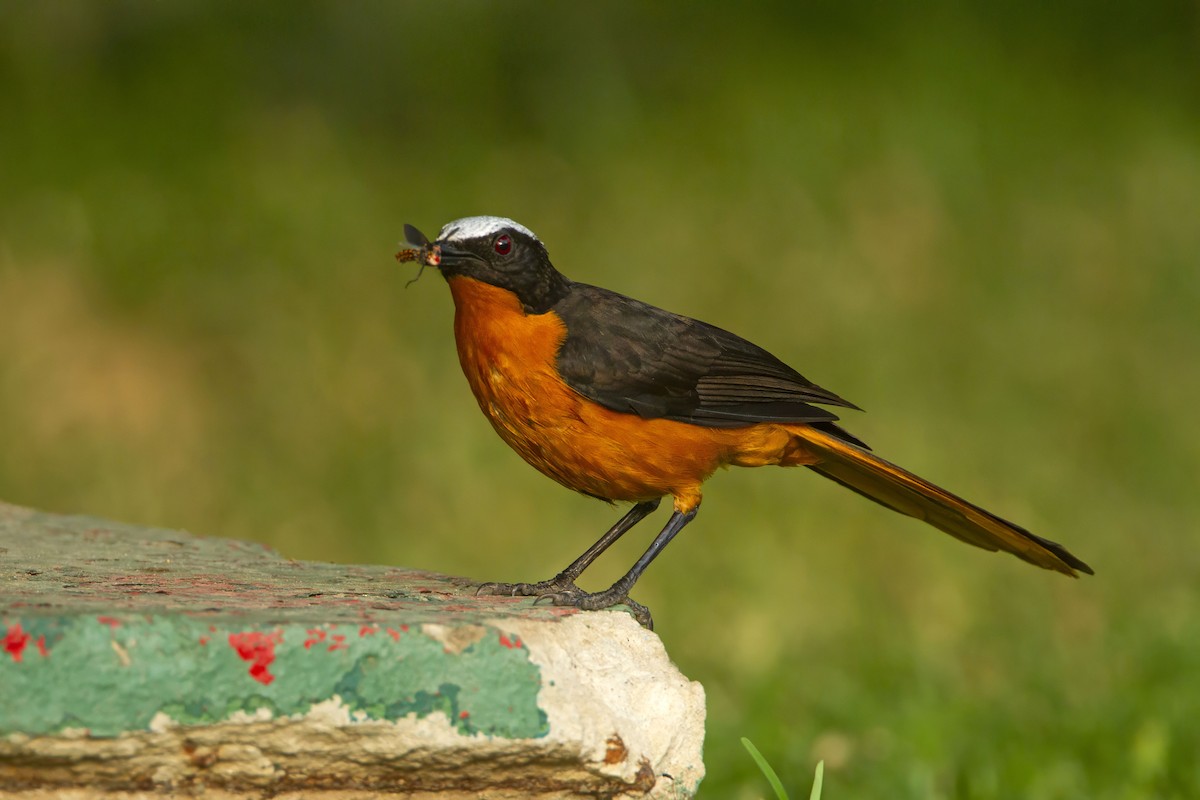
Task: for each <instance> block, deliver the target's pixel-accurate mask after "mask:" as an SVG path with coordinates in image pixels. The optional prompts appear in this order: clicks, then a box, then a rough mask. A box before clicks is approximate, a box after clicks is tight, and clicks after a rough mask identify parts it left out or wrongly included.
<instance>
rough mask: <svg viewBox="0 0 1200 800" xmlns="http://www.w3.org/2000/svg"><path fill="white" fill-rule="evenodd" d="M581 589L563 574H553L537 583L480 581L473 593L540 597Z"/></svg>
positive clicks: (477, 594) (579, 590)
mask: <svg viewBox="0 0 1200 800" xmlns="http://www.w3.org/2000/svg"><path fill="white" fill-rule="evenodd" d="M570 592H577V593H582V592H583V590H582V589H580V588H579V587H578V586H576V585H575V582H574V581H573V580H571V579H570V578H568V577H567V576H565V575H563V574H561V573H560V574H558V575H555V576H554V577H553V578H551V579H550V580H548V581H538V582H537V583H481V584H479V588H477V589H476V590H475V595H476V596H477V597H478V596H479V595H485V594H486V595H496V596H500V597H542V596H544V595H551V594H562V593H570Z"/></svg>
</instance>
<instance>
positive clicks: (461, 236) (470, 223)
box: [437, 217, 541, 242]
mask: <svg viewBox="0 0 1200 800" xmlns="http://www.w3.org/2000/svg"><path fill="white" fill-rule="evenodd" d="M505 228H509V229H511V230H515V231H519V232H521V233H523V234H525V235H526V236H528V237H529V238H531V239H533V240H534V241H537V242H540V241H541V239H539V238H538V237H537V235H536V234H535V233H534V232H533V231H531V230H529V228H526V227H525V226H524V225H522V224H521V223H519V222H513V221H512V220H511V219H509V218H508V217H463V218H462V219H456V220H454V221H453V222H447V223H446V224H445V226H443V227H442V231H441V233H439V234H438V235H437V240H438V241H439V242H465V241H466V240H468V239H481V238H484V237H487V236H491V235H493V234H496V233H499V232H500V231H502V230H504V229H505Z"/></svg>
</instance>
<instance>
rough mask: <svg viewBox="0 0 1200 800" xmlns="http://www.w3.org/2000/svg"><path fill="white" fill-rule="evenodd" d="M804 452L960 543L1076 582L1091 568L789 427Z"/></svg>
mask: <svg viewBox="0 0 1200 800" xmlns="http://www.w3.org/2000/svg"><path fill="white" fill-rule="evenodd" d="M788 429H789V430H790V431H791V432H792V433H793V434H794V435H795V436H797V437H799V438H800V439H802V440H803V441H804V443H805V449H807V450H809V451H810V452H811V453H812V454H813V456H815V457H816V458H818V459H820V460H819V462H818V463H813V464H806V465H805V466H807V467H809V469H812V470H813V471H815V472H818V473H820V474H821V475H824V476H825V477H826V478H829V479H830V480H832V481H837V482H838V483H840V484H841V485H842V486H845V487H846V488H848V489H853V490H854V491H856V492H858V493H859V494H861V495H863V496H864V497H866V498H868V499H870V500H874V501H875V502H877V503H879V504H880V505H883V506H886V507H887V508H890V509H892V510H893V511H898V512H900V513H901V514H906V515H908V516H910V517H916V518H917V519H919V520H924V521H925V522H928V523H929V524H930V525H932V526H933V527H935V528H937V529H938V530H942V531H945V532H946V533H948V534H950V535H951V536H953V537H954V538H956V539H959V540H961V541H964V542H966V543H967V544H973V545H975V546H976V547H982V548H983V549H985V550H1003V551H1004V552H1006V553H1012V554H1013V555H1014V556H1016V557H1017V558H1019V559H1021V560H1023V561H1028V562H1029V563H1030V564H1036V565H1037V566H1039V567H1044V568H1045V569H1052V570H1055V571H1056V572H1061V573H1063V574H1065V575H1070V576H1071V577H1073V578H1074V577H1078V575H1077V573H1076V570H1079V571H1080V572H1086V573H1087V574H1089V575H1091V574H1093V573H1092V568H1091V567H1089V566H1088V565H1087V564H1085V563H1084V562H1083V561H1081V560H1079V559H1078V558H1076V557H1075V556H1073V555H1072V554H1071V553H1070V552H1069V551H1068V550H1067V549H1066V548H1065V547H1063V546H1062V545H1060V544H1058V543H1057V542H1052V541H1050V540H1049V539H1043V538H1042V537H1040V536H1035V535H1034V534H1032V533H1030V532H1029V531H1027V530H1025V529H1024V528H1022V527H1020V526H1019V525H1014V524H1012V523H1011V522H1008V521H1007V520H1003V519H1001V518H1000V517H997V516H996V515H995V514H992V513H991V512H989V511H985V510H984V509H982V508H980V507H979V506H977V505H974V504H972V503H968V502H967V501H966V500H963V499H962V498H961V497H957V496H955V495H953V494H951V493H950V492H947V491H946V490H945V489H943V488H941V487H940V486H935V485H933V484H932V483H930V482H929V481H927V480H925V479H924V478H920V477H918V476H916V475H914V474H912V473H911V472H908V471H907V470H903V469H901V468H900V467H898V466H896V465H895V464H892V463H889V462H887V461H884V460H883V459H882V458H879V457H878V456H876V455H873V454H872V453H870V452H869V451H868V450H865V449H863V448H862V447H858V446H857V445H855V444H851V443H850V442H847V441H845V440H843V439H841V438H839V437H837V436H835V435H832V433H829V432H826V431H822V430H818V429H817V428H814V427H812V426H809V425H797V426H794V427H792V426H789V428H788Z"/></svg>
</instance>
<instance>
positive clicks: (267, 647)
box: [229, 631, 283, 686]
mask: <svg viewBox="0 0 1200 800" xmlns="http://www.w3.org/2000/svg"><path fill="white" fill-rule="evenodd" d="M282 641H283V635H282V634H281V633H280V632H279V631H275V632H274V633H270V634H268V633H263V632H261V631H246V632H245V633H231V634H229V645H230V647H232V648H233V649H234V650H237V654H238V655H239V656H241V657H242V660H243V661H249V662H250V677H251V678H254V680H256V681H258V682H259V683H261V684H263V685H264V686H265V685H267V684H269V683H270V682H271V681H273V680H275V676H274V675H272V674H271V671H270V669H269V667H270V666H271V662H273V661H274V660H275V645H277V644H279V643H280V642H282Z"/></svg>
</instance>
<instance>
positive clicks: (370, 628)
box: [358, 625, 379, 636]
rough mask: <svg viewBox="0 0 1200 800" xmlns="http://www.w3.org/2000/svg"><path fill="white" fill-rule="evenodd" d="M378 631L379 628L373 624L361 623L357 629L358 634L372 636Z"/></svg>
mask: <svg viewBox="0 0 1200 800" xmlns="http://www.w3.org/2000/svg"><path fill="white" fill-rule="evenodd" d="M378 632H379V629H378V628H376V627H375V626H374V625H363V626H362V627H361V628H359V629H358V635H359V636H374V635H375V634H376V633H378Z"/></svg>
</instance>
